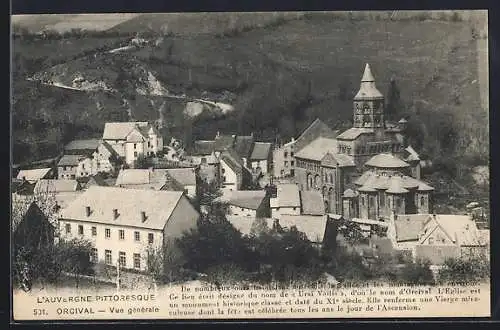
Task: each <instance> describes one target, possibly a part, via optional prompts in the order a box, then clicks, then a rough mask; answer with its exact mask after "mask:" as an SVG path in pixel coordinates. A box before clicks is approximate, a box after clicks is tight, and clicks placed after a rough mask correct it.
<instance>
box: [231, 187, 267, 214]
mask: <svg viewBox="0 0 500 330" xmlns="http://www.w3.org/2000/svg"><path fill="white" fill-rule="evenodd" d="M265 198H266V192H265V191H264V190H236V191H232V192H231V194H230V195H228V196H227V197H223V199H224V200H226V202H227V203H228V204H229V205H234V206H237V207H243V208H246V209H251V210H257V209H258V208H259V206H260V205H261V204H262V202H263V201H264V199H265Z"/></svg>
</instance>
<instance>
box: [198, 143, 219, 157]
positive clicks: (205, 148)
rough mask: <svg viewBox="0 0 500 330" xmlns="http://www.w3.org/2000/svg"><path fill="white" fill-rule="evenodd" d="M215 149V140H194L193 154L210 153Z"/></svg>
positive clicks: (202, 154)
mask: <svg viewBox="0 0 500 330" xmlns="http://www.w3.org/2000/svg"><path fill="white" fill-rule="evenodd" d="M214 150H215V141H213V140H197V141H194V146H193V155H194V156H205V155H210V154H211V153H212V152H214Z"/></svg>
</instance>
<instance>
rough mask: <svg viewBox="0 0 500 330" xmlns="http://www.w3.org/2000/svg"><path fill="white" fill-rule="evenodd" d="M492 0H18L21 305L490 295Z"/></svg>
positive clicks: (461, 305)
mask: <svg viewBox="0 0 500 330" xmlns="http://www.w3.org/2000/svg"><path fill="white" fill-rule="evenodd" d="M487 14H488V13H487V11H485V10H470V11H451V10H441V11H351V12H266V13H250V12H244V13H176V14H168V13H158V14H140V13H137V14H120V13H116V14H72V15H13V16H11V26H12V34H11V38H12V63H11V68H12V70H11V75H12V87H11V88H12V99H11V106H12V110H11V121H12V145H13V163H12V178H11V185H10V187H11V206H12V212H11V214H12V217H11V264H12V273H11V278H12V302H13V306H12V322H22V321H26V320H40V321H41V320H68V321H70V320H99V319H101V320H104V319H106V320H109V319H117V320H126V319H196V320H199V319H207V320H208V319H281V318H298V319H300V318H360V317H362V318H384V317H489V316H490V230H489V228H490V226H489V224H490V205H489V143H488V141H489V122H488V118H489V113H488V111H489V100H488V93H489V87H488V86H489V82H488V21H487V17H488V15H487Z"/></svg>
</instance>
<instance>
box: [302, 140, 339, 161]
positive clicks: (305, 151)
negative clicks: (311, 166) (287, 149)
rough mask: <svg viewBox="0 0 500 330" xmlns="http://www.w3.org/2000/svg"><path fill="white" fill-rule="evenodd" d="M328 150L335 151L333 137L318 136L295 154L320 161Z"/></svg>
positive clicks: (333, 152) (335, 146)
mask: <svg viewBox="0 0 500 330" xmlns="http://www.w3.org/2000/svg"><path fill="white" fill-rule="evenodd" d="M327 152H330V153H332V154H335V153H337V141H336V140H335V139H330V138H324V137H318V138H316V139H315V140H314V141H312V142H311V143H309V144H308V145H307V146H305V147H304V148H302V149H301V150H300V151H299V152H297V153H296V154H295V157H297V158H303V159H311V160H316V161H321V160H322V159H323V157H325V155H326V154H327Z"/></svg>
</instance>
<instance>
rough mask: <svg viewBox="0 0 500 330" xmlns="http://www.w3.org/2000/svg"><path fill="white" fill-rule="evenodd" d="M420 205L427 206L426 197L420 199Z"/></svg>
mask: <svg viewBox="0 0 500 330" xmlns="http://www.w3.org/2000/svg"><path fill="white" fill-rule="evenodd" d="M420 205H421V206H424V205H425V197H424V196H422V197H420Z"/></svg>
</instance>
